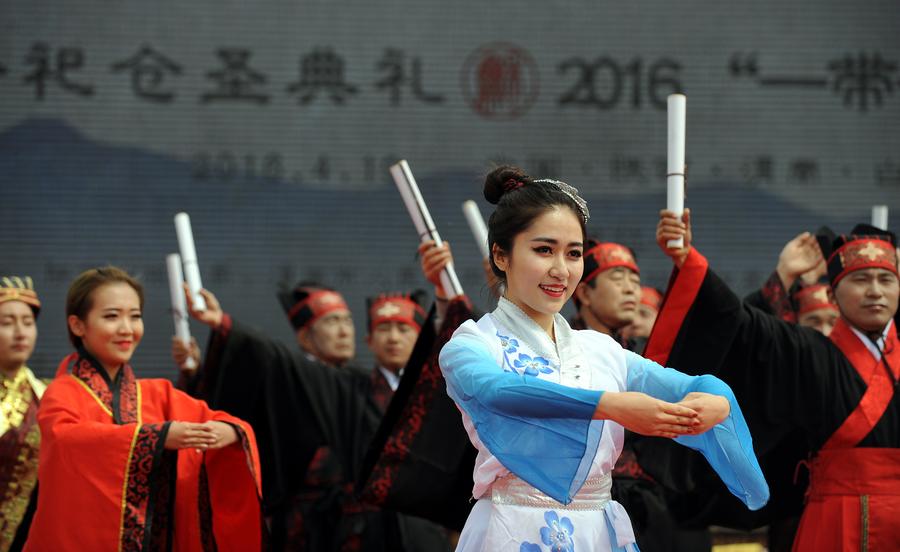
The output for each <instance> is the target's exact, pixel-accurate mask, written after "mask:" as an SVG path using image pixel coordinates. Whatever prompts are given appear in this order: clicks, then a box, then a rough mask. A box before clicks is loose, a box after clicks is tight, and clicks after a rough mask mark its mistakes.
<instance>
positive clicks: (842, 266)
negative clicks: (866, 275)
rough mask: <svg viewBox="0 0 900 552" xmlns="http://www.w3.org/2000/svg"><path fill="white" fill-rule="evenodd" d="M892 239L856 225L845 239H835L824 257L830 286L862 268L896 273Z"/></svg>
mask: <svg viewBox="0 0 900 552" xmlns="http://www.w3.org/2000/svg"><path fill="white" fill-rule="evenodd" d="M895 243H896V239H895V238H894V235H893V234H892V233H891V232H885V231H883V230H880V229H878V228H875V227H874V226H869V225H866V224H860V225H858V226H856V228H854V229H853V232H852V233H851V234H850V235H849V236H839V237H838V238H837V239H836V240H834V243H833V244H832V247H831V254H830V255H829V256H828V279H829V280H830V281H831V287H832V288H834V287H836V286H837V284H838V282H840V281H841V279H842V278H843V277H844V276H846V275H847V274H849V273H851V272H853V271H855V270H862V269H865V268H883V269H885V270H889V271H891V272H893V273H894V274H897V250H896V246H895V245H894V244H895Z"/></svg>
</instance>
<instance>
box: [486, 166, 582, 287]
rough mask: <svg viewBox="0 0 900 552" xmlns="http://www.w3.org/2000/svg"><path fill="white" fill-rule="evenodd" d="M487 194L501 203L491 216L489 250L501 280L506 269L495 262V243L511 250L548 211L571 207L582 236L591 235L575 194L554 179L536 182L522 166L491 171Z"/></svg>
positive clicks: (498, 203)
mask: <svg viewBox="0 0 900 552" xmlns="http://www.w3.org/2000/svg"><path fill="white" fill-rule="evenodd" d="M484 198H485V199H486V200H488V202H489V203H492V204H494V205H496V206H497V208H496V209H494V212H493V213H492V214H491V218H490V219H489V220H488V250H489V251H491V254H490V255H489V259H490V263H491V271H493V273H494V275H496V276H497V278H499V279H500V281H501V282H505V281H506V273H504V272H503V271H502V270H500V268H499V267H498V266H497V264H496V263H495V262H494V255H493V248H494V244H497V247H499V248H500V249H501V250H502V251H505V252H510V251H511V250H512V244H513V240H515V237H516V236H517V235H519V234H520V233H522V232H524V231H525V230H527V229H528V228H529V227H530V226H531V224H532V223H533V222H534V220H535V219H536V218H538V217H539V216H541V215H542V214H544V213H546V212H547V211H550V210H552V209H554V208H557V207H568V208H569V209H571V210H572V212H573V213H574V214H575V216H576V217H577V218H578V223H579V225H580V226H581V236H582V239H584V237H585V236H586V235H587V229H586V227H585V225H586V222H585V213H584V211H582V208H581V207H580V206H579V205H578V204H577V203H575V199H574V198H573V197H572V196H570V195H568V194H566V193H564V192H563V191H562V190H560V189H559V188H558V187H557V186H556V185H554V184H553V183H551V182H545V181H540V180H539V181H537V182H535V181H534V179H532V178H531V177H530V176H528V175H527V174H525V172H524V171H523V170H522V169H520V168H518V167H513V166H510V165H501V166H499V167H497V168H496V169H494V170H492V171H491V172H490V173H488V175H487V176H486V177H485V179H484Z"/></svg>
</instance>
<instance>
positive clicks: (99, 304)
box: [68, 282, 144, 368]
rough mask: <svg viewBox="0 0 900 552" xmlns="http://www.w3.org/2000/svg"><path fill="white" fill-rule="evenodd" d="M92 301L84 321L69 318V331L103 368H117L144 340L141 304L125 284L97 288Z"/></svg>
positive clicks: (128, 358) (129, 357)
mask: <svg viewBox="0 0 900 552" xmlns="http://www.w3.org/2000/svg"><path fill="white" fill-rule="evenodd" d="M92 300H93V306H92V307H91V310H90V311H89V312H88V313H87V316H85V317H84V319H80V318H78V317H77V316H75V315H72V316H69V320H68V321H69V328H70V329H71V330H72V333H74V334H75V335H77V336H78V337H80V338H81V341H82V343H83V344H84V348H85V349H87V351H88V352H89V353H91V354H92V355H94V357H95V358H96V359H97V360H98V361H100V363H101V364H102V365H103V366H104V367H106V368H116V367H118V366H121V365H122V364H124V363H126V362H128V361H129V360H130V359H131V355H133V354H134V350H135V349H136V348H137V346H138V343H140V341H141V337H143V336H144V320H143V318H142V317H141V300H140V298H139V297H138V294H137V292H136V291H135V290H134V288H132V287H131V286H129V285H128V284H126V283H124V282H116V283H112V284H106V285H103V286H100V287H98V288H97V289H95V290H94V292H93V293H92Z"/></svg>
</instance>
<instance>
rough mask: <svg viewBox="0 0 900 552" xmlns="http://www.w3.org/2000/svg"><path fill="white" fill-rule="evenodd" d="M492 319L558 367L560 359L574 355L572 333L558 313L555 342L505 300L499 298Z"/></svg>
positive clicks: (523, 313)
mask: <svg viewBox="0 0 900 552" xmlns="http://www.w3.org/2000/svg"><path fill="white" fill-rule="evenodd" d="M491 316H492V317H494V319H495V320H496V321H497V322H499V324H500V325H501V326H503V327H504V328H505V329H507V330H509V331H510V332H511V333H512V334H513V335H515V337H516V339H519V340H521V341H523V342H525V344H527V345H528V347H529V348H531V350H532V351H534V352H535V353H536V354H538V355H540V356H542V357H544V358H546V359H548V360H554V361H556V363H557V366H559V365H561V361H562V359H564V358H571V356H572V355H573V354H574V353H575V352H576V350H575V347H577V345H576V344H575V340H574V332H573V331H572V328H571V327H570V326H569V323H568V322H567V321H566V319H565V318H564V317H563V316H562V315H560V314H559V313H556V314H555V315H553V334H554V335H555V336H556V343H554V342H553V340H552V339H550V336H549V335H547V332H546V331H544V329H543V328H541V327H540V326H539V325H538V323H537V322H535V321H534V320H533V319H532V318H531V317H530V316H528V315H527V314H525V312H524V311H523V310H522V309H520V308H519V307H518V306H517V305H516V304H515V303H513V302H512V301H510V300H509V299H507V298H506V297H500V300H499V301H497V308H496V310H494V312H492V313H491Z"/></svg>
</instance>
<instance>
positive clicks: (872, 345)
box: [847, 318, 894, 361]
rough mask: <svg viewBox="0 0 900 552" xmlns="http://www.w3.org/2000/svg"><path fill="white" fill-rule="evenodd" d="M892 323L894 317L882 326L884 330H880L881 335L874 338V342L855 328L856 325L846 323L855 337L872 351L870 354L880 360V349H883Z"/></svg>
mask: <svg viewBox="0 0 900 552" xmlns="http://www.w3.org/2000/svg"><path fill="white" fill-rule="evenodd" d="M893 323H894V319H893V318H892V319H890V320H889V321H888V323H887V324H885V326H884V331H883V332H881V337H879V338H878V339H876V340H875V341H874V342H873V341H872V339H870V338H869V336H868V335H866V334H864V333H863V332H861V331H859V330H857V329H856V326H854V325H853V324H850V323H849V322H848V323H847V325H848V326H850V329H851V330H853V333H855V334H856V337H858V338H859V340H860V341H862V342H863V345H865V346H866V349H868V350H869V352H870V353H872V356H873V357H875V360H879V361H880V360H881V354H882V351H884V344H885V342H887V336H888V332H889V331H890V330H891V324H893Z"/></svg>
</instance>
